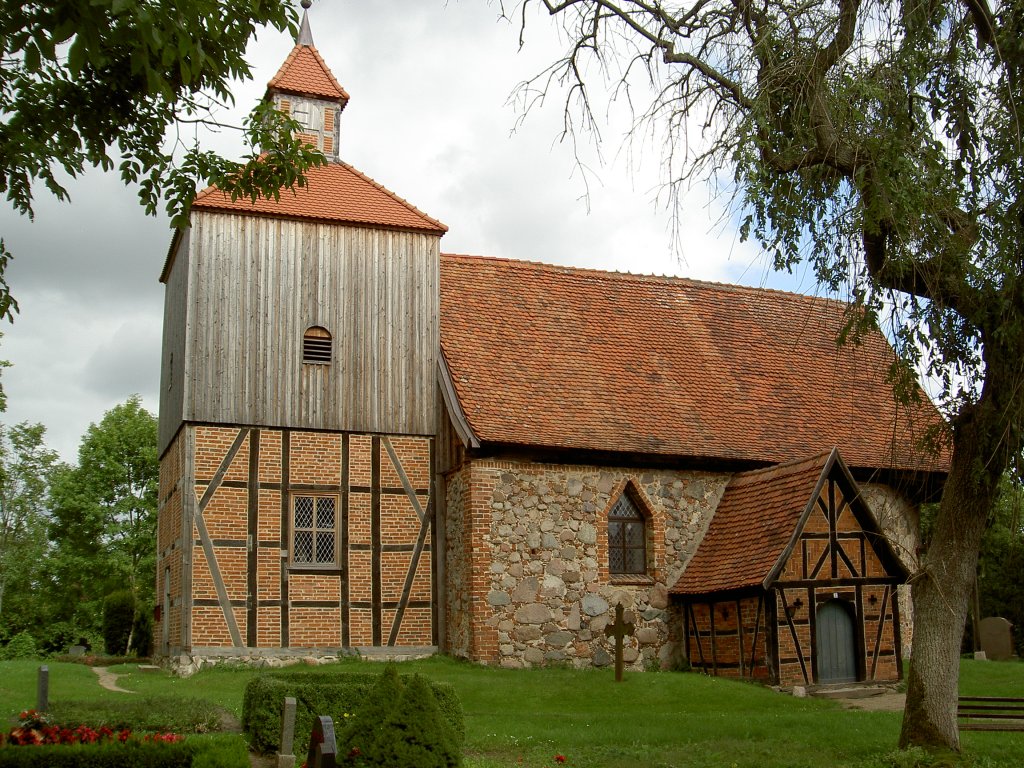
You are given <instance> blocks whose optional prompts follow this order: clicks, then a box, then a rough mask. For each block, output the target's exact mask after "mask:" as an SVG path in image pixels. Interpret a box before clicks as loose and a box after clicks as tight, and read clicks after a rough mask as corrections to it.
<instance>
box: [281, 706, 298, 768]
mask: <svg viewBox="0 0 1024 768" xmlns="http://www.w3.org/2000/svg"><path fill="white" fill-rule="evenodd" d="M294 766H295V699H293V698H292V697H291V696H288V697H286V698H285V700H284V704H282V705H281V746H280V748H279V749H278V752H277V768H294Z"/></svg>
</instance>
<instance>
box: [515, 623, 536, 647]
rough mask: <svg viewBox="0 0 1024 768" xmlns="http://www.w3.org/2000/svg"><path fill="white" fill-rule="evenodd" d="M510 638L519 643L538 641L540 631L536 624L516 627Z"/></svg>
mask: <svg viewBox="0 0 1024 768" xmlns="http://www.w3.org/2000/svg"><path fill="white" fill-rule="evenodd" d="M512 636H513V637H514V638H515V639H516V640H518V641H520V642H523V643H529V642H532V641H534V640H540V636H541V630H540V627H538V626H537V625H536V624H526V625H524V626H521V627H516V628H515V629H514V630H513V631H512Z"/></svg>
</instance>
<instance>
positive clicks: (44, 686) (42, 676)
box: [36, 664, 50, 712]
mask: <svg viewBox="0 0 1024 768" xmlns="http://www.w3.org/2000/svg"><path fill="white" fill-rule="evenodd" d="M49 708H50V668H49V667H48V666H46V665H45V664H43V666H41V667H40V668H39V680H38V682H37V684H36V711H37V712H46V711H47V710H48V709H49Z"/></svg>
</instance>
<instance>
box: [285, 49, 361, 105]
mask: <svg viewBox="0 0 1024 768" xmlns="http://www.w3.org/2000/svg"><path fill="white" fill-rule="evenodd" d="M299 39H300V40H302V39H303V38H302V35H300V36H299ZM310 40H312V37H310ZM267 90H268V91H280V92H282V93H294V94H296V95H299V96H310V97H312V98H316V99H330V100H332V101H340V102H341V106H342V108H343V109H344V107H345V104H347V103H348V98H349V97H348V94H347V93H345V89H344V88H342V87H341V84H340V83H338V81H337V79H335V77H334V74H333V73H332V72H331V70H330V68H329V67H328V66H327V64H326V63H325V62H324V60H323V58H322V57H321V56H320V53H319V52H318V51H317V49H316V48H315V47H314V46H313V45H312V43H310V44H308V45H306V44H303V43H301V42H300V43H297V44H296V46H295V47H294V48H292V52H291V53H289V54H288V58H287V59H285V60H284V64H282V65H281V68H280V69H279V70H278V71H277V74H276V75H274V77H273V78H271V80H270V82H269V83H267Z"/></svg>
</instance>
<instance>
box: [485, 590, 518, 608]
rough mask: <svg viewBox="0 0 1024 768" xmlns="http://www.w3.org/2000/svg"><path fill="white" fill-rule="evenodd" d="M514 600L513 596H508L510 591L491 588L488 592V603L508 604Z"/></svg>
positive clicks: (496, 604)
mask: <svg viewBox="0 0 1024 768" xmlns="http://www.w3.org/2000/svg"><path fill="white" fill-rule="evenodd" d="M511 602H512V598H511V597H509V596H508V592H499V591H497V590H491V591H490V592H488V593H487V604H488V605H493V606H495V607H497V606H499V605H508V604H509V603H511Z"/></svg>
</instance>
